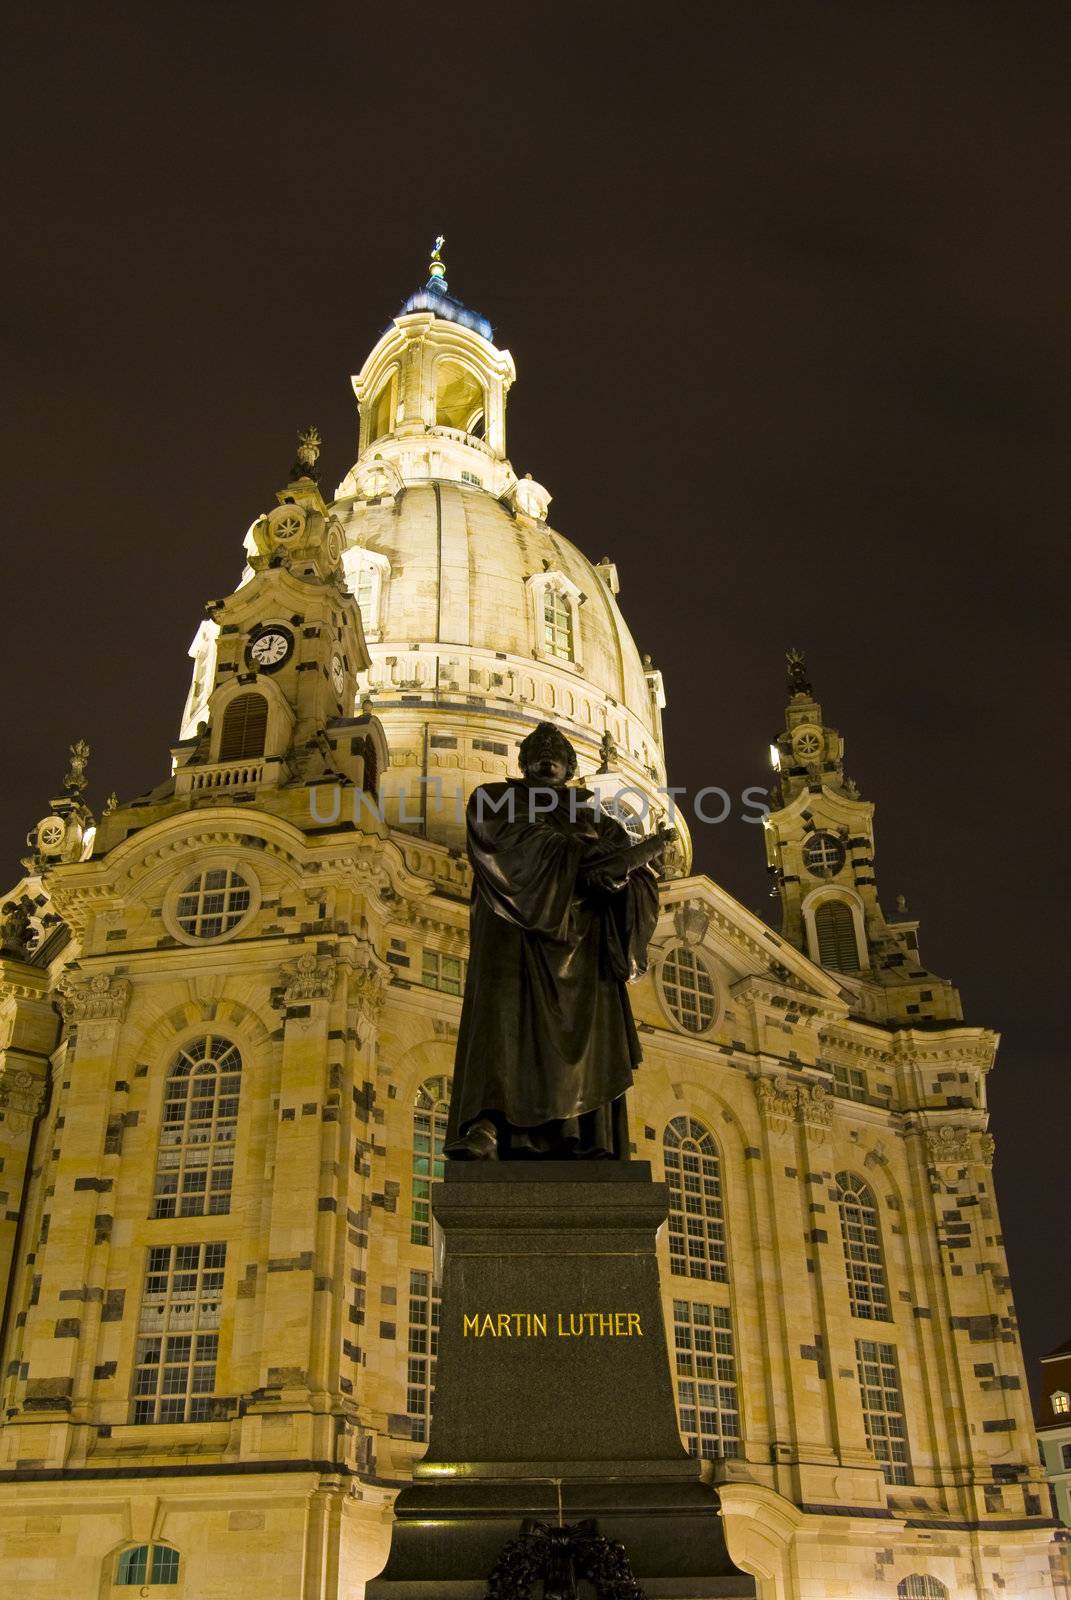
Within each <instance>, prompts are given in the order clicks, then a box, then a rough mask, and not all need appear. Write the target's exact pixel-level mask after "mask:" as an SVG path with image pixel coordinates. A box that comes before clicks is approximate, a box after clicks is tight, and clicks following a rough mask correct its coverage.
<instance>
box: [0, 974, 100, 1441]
mask: <svg viewBox="0 0 1071 1600" xmlns="http://www.w3.org/2000/svg"><path fill="white" fill-rule="evenodd" d="M129 998H130V984H129V983H128V982H127V981H126V980H125V979H121V978H116V977H114V976H111V975H109V974H107V973H102V972H98V973H95V974H94V975H93V977H91V978H89V979H88V980H85V979H81V978H80V977H78V978H74V979H72V980H71V981H69V982H68V983H67V984H66V985H65V987H64V990H63V998H62V1002H61V1004H62V1009H63V1013H64V1016H65V1017H66V1019H67V1021H68V1024H69V1026H70V1035H69V1040H68V1051H67V1058H66V1064H65V1069H64V1070H65V1072H66V1078H65V1080H64V1083H63V1084H62V1085H61V1088H60V1094H61V1099H60V1102H59V1110H60V1115H59V1116H58V1117H57V1119H56V1124H55V1128H56V1132H55V1140H54V1146H53V1149H52V1151H51V1152H50V1153H45V1157H44V1158H45V1160H46V1161H47V1162H50V1173H49V1187H48V1189H46V1194H45V1198H46V1210H45V1212H44V1215H43V1218H42V1227H41V1234H40V1238H39V1239H37V1240H35V1241H30V1240H27V1246H28V1249H30V1250H31V1251H32V1252H33V1254H34V1255H35V1257H36V1260H35V1263H34V1269H35V1272H36V1273H38V1274H39V1275H40V1280H41V1293H40V1298H39V1300H38V1302H37V1303H36V1304H35V1305H32V1306H31V1307H30V1308H29V1311H28V1315H27V1318H26V1331H25V1338H24V1344H23V1350H24V1356H25V1360H24V1362H23V1364H22V1367H21V1369H20V1374H19V1376H20V1384H19V1390H18V1395H19V1403H20V1414H19V1416H17V1417H16V1418H14V1419H12V1423H11V1424H10V1426H9V1430H8V1431H9V1432H10V1436H11V1437H10V1442H7V1441H5V1442H6V1447H7V1450H8V1452H9V1453H10V1452H11V1451H14V1452H15V1454H16V1456H17V1457H18V1458H20V1459H25V1458H27V1457H29V1458H32V1459H34V1460H36V1461H40V1463H41V1464H42V1465H48V1466H60V1465H63V1464H64V1463H66V1462H68V1461H69V1460H70V1459H71V1457H72V1456H75V1457H77V1456H78V1455H79V1454H81V1453H83V1452H84V1450H85V1449H86V1448H88V1434H87V1430H88V1428H89V1425H90V1424H91V1421H92V1419H91V1415H90V1409H89V1402H90V1387H91V1383H92V1359H93V1350H94V1347H95V1342H96V1333H97V1328H98V1325H99V1320H100V1313H101V1309H102V1305H103V1301H104V1285H105V1277H106V1272H107V1255H108V1241H109V1237H110V1223H111V1214H110V1202H109V1200H108V1199H107V1198H106V1197H107V1196H108V1195H109V1194H110V1192H111V1190H112V1187H113V1183H114V1176H108V1175H106V1173H105V1166H106V1161H107V1158H106V1150H105V1146H106V1135H107V1129H108V1118H109V1112H110V1108H111V1104H112V1096H113V1093H114V1086H115V1070H116V1066H115V1063H116V1056H117V1047H118V1043H119V1033H120V1026H121V1023H122V1020H123V1017H124V1016H125V1014H126V1009H127V1004H128V1001H129ZM105 1223H106V1225H105ZM28 1434H32V1435H33V1437H32V1438H31V1437H29V1436H28Z"/></svg>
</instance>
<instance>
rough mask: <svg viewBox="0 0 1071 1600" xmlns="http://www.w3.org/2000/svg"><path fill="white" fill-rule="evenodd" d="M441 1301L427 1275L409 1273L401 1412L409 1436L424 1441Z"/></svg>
mask: <svg viewBox="0 0 1071 1600" xmlns="http://www.w3.org/2000/svg"><path fill="white" fill-rule="evenodd" d="M440 1308H441V1301H440V1297H439V1291H438V1289H437V1288H436V1287H435V1282H434V1279H433V1278H432V1275H431V1273H430V1272H427V1271H424V1270H419V1271H418V1270H416V1269H413V1270H411V1271H410V1273H409V1350H408V1354H407V1356H406V1372H405V1379H406V1382H405V1410H406V1415H407V1416H408V1418H409V1437H410V1438H411V1439H418V1440H420V1441H422V1442H423V1441H424V1440H426V1439H427V1437H428V1426H429V1424H430V1422H431V1397H432V1395H433V1394H434V1392H435V1358H436V1356H437V1355H438V1353H439V1315H440Z"/></svg>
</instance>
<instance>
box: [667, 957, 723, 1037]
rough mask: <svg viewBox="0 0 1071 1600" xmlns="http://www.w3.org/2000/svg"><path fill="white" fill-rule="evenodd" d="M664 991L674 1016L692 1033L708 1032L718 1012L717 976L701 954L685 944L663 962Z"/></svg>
mask: <svg viewBox="0 0 1071 1600" xmlns="http://www.w3.org/2000/svg"><path fill="white" fill-rule="evenodd" d="M661 980H662V994H663V996H664V998H665V1002H666V1005H667V1006H668V1007H669V1010H670V1011H671V1012H672V1014H673V1016H674V1017H675V1018H676V1020H677V1021H678V1022H679V1023H680V1025H681V1027H682V1028H686V1029H687V1030H688V1032H689V1033H705V1032H706V1030H707V1029H708V1028H709V1027H710V1025H711V1023H712V1022H713V1021H714V1017H715V1014H716V1012H717V989H716V988H715V985H714V975H713V973H712V972H711V971H710V968H709V967H708V966H707V964H706V962H705V961H704V960H703V959H702V957H701V956H698V955H696V953H695V951H694V950H689V949H688V948H687V947H686V946H684V945H682V946H680V947H679V948H678V949H676V950H671V951H670V952H669V955H668V956H667V957H666V958H665V960H664V961H663V963H662V970H661Z"/></svg>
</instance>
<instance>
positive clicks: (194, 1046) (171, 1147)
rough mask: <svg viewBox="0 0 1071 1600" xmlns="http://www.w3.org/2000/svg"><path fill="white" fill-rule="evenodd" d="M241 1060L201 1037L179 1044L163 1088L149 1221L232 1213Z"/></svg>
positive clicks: (216, 1040) (232, 1049)
mask: <svg viewBox="0 0 1071 1600" xmlns="http://www.w3.org/2000/svg"><path fill="white" fill-rule="evenodd" d="M241 1073H242V1057H241V1054H240V1052H239V1050H238V1047H237V1045H234V1044H232V1043H231V1041H230V1040H229V1039H224V1038H222V1037H220V1036H219V1035H218V1034H205V1035H204V1036H203V1037H202V1038H200V1039H194V1040H193V1041H192V1042H191V1043H190V1044H187V1045H184V1046H183V1048H182V1049H181V1050H180V1051H179V1053H178V1055H177V1056H176V1057H175V1060H174V1061H173V1063H172V1065H171V1070H170V1072H169V1073H168V1075H167V1083H166V1085H165V1088H164V1107H163V1120H162V1124H161V1128H160V1145H159V1149H158V1152H157V1157H156V1184H155V1188H154V1192H153V1205H152V1214H153V1216H154V1217H202V1216H204V1215H205V1214H206V1213H207V1214H208V1215H210V1216H219V1215H222V1214H223V1213H224V1212H227V1211H229V1210H230V1208H231V1177H232V1174H233V1171H234V1140H235V1134H236V1131H237V1127H238V1096H239V1091H240V1090H241V1086H242V1078H241Z"/></svg>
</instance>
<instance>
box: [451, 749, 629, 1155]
mask: <svg viewBox="0 0 1071 1600" xmlns="http://www.w3.org/2000/svg"><path fill="white" fill-rule="evenodd" d="M529 787H530V786H529V785H528V784H526V783H525V782H524V781H522V780H519V779H514V780H510V781H509V782H506V783H489V784H484V785H481V787H480V788H478V789H477V790H476V791H475V792H474V793H473V795H472V797H471V799H470V801H469V806H468V852H469V859H470V861H471V862H472V870H473V885H472V914H471V947H470V954H469V967H468V978H467V981H466V984H465V999H464V1005H463V1007H462V1012H461V1027H460V1032H459V1037H458V1044H457V1057H456V1062H455V1068H454V1087H453V1094H452V1097H451V1102H450V1117H449V1124H448V1127H447V1134H446V1147H447V1152H448V1153H449V1149H450V1144H451V1142H452V1141H453V1140H455V1139H457V1138H458V1137H459V1136H461V1135H463V1134H464V1133H465V1131H466V1129H467V1128H468V1127H469V1125H470V1124H471V1123H473V1122H474V1121H476V1120H477V1119H478V1118H480V1117H488V1118H490V1119H491V1120H492V1121H493V1122H494V1123H495V1124H496V1126H497V1128H498V1131H499V1152H500V1154H501V1155H502V1156H504V1157H507V1158H508V1157H510V1156H517V1157H524V1156H554V1155H559V1156H590V1157H594V1156H617V1157H620V1158H622V1159H627V1156H628V1136H627V1128H626V1122H625V1116H624V1100H623V1096H624V1093H625V1090H626V1089H627V1088H628V1087H629V1085H630V1084H631V1082H632V1070H633V1068H634V1067H635V1066H637V1065H638V1064H639V1061H640V1056H641V1051H640V1044H639V1039H638V1037H637V1034H636V1026H635V1023H634V1022H633V1020H632V1009H631V1007H630V1005H629V1001H628V996H627V994H626V992H625V985H626V983H627V982H628V980H629V979H630V978H634V977H637V976H638V975H639V974H640V973H642V972H644V971H645V970H646V964H647V943H648V940H649V939H650V937H651V934H652V932H653V931H654V926H655V922H656V919H657V916H658V884H657V880H656V878H655V875H654V873H653V872H652V871H651V869H650V868H649V867H641V868H640V869H639V870H638V871H636V872H634V873H633V874H632V875H631V876H630V877H629V879H628V882H627V884H626V886H625V887H624V888H622V889H618V890H610V891H605V892H604V891H597V890H585V889H583V888H582V887H581V885H580V882H579V881H578V880H579V878H580V875H581V874H582V872H583V870H584V868H585V866H587V865H590V864H591V863H593V862H594V861H595V860H596V859H597V858H598V857H600V856H603V855H606V854H607V853H609V852H611V851H613V850H616V849H620V848H627V846H628V845H629V844H630V843H631V842H632V841H631V840H630V839H629V836H628V834H627V833H626V832H625V830H624V828H623V827H622V826H621V824H620V823H619V822H617V821H615V820H614V818H612V817H608V816H606V815H604V813H603V812H602V811H600V809H599V807H598V803H597V802H596V801H594V797H593V796H592V795H591V794H590V792H589V791H587V790H583V789H579V790H578V789H558V790H549V789H547V788H540V787H539V786H538V785H532V786H531V788H532V798H533V801H534V806H533V807H532V809H531V810H530V807H529ZM511 791H512V815H511V813H510V798H511ZM585 802H586V803H585ZM593 802H594V803H593ZM551 804H552V805H553V809H549V810H548V809H540V808H545V807H548V806H550V805H551ZM533 813H534V814H533Z"/></svg>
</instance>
